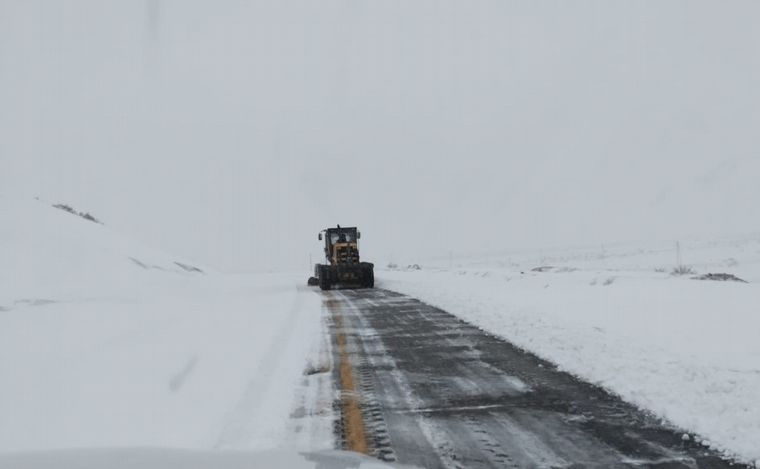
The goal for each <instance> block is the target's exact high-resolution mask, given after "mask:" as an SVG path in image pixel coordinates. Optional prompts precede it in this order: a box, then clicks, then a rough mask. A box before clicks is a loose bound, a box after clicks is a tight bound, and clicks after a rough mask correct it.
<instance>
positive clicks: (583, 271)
mask: <svg viewBox="0 0 760 469" xmlns="http://www.w3.org/2000/svg"><path fill="white" fill-rule="evenodd" d="M681 251H682V252H681V255H682V258H683V259H684V262H685V263H688V264H690V265H691V266H692V267H693V268H694V269H695V270H696V271H697V272H698V273H708V272H729V273H733V274H736V275H737V276H739V277H741V278H743V279H744V280H747V281H748V282H749V283H738V282H713V281H700V280H693V279H692V278H691V276H680V277H679V276H673V275H671V274H670V273H669V272H670V270H671V269H672V268H673V266H674V264H675V261H676V251H675V248H674V245H670V244H668V245H656V244H654V245H646V244H626V245H619V246H613V247H604V248H602V247H600V248H598V249H583V250H578V249H577V250H569V249H566V250H559V249H558V250H555V251H552V252H543V253H514V254H511V255H499V256H487V257H486V256H484V257H483V258H481V259H476V258H470V259H456V260H455V261H454V262H453V264H454V266H453V267H448V266H446V267H440V268H429V269H428V268H424V269H423V270H420V271H412V270H410V271H385V272H381V273H379V274H378V277H379V278H380V282H379V285H380V286H381V287H385V288H389V289H393V290H397V291H401V292H403V293H407V294H411V295H414V296H417V297H418V298H420V299H422V300H423V301H426V302H428V303H431V304H433V305H436V306H439V307H442V308H444V309H446V310H447V311H449V312H451V313H454V314H457V315H459V316H461V317H462V318H464V319H466V320H468V321H470V322H472V323H474V324H476V325H478V326H480V327H482V328H484V329H486V330H488V331H491V332H493V333H495V334H498V335H501V336H503V337H505V338H507V339H508V340H510V341H511V342H513V343H514V344H516V345H518V346H520V347H523V348H525V349H526V350H529V351H532V352H534V353H536V354H538V355H539V356H541V357H544V358H546V359H549V360H551V361H552V362H554V363H556V364H557V365H558V366H559V367H560V368H562V369H564V370H567V371H570V372H572V373H573V374H576V375H578V376H581V377H583V378H585V379H587V380H590V381H591V382H594V383H598V384H600V385H601V386H603V387H605V388H607V389H609V390H611V391H613V392H615V393H617V394H619V395H621V396H622V397H623V398H625V399H626V400H628V401H630V402H633V403H635V404H637V405H639V406H640V407H642V408H645V409H649V410H651V411H653V412H655V413H656V414H657V415H659V416H662V417H663V418H665V419H667V420H669V421H670V422H672V423H674V424H676V425H678V426H680V427H682V428H685V429H687V430H688V431H690V432H694V433H696V434H697V436H696V437H697V438H703V439H704V440H705V441H704V444H708V445H710V446H714V447H715V448H718V449H721V450H724V451H726V452H727V453H728V454H729V455H733V456H738V457H739V458H740V459H742V460H745V461H758V462H760V406H758V405H757V396H760V340H758V331H760V314H758V305H760V236H754V237H742V238H734V239H722V240H715V241H702V242H700V241H688V242H684V243H681ZM443 263H444V264H448V262H443ZM534 268H539V269H538V270H539V271H536V270H533V269H534Z"/></svg>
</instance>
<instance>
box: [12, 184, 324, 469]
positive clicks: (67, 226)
mask: <svg viewBox="0 0 760 469" xmlns="http://www.w3.org/2000/svg"><path fill="white" fill-rule="evenodd" d="M0 216H2V220H3V222H2V225H0V416H2V417H0V453H5V455H6V457H10V456H9V453H10V452H18V451H36V450H46V451H49V450H58V449H66V448H126V447H171V448H187V449H194V450H212V449H230V450H233V449H234V450H246V451H261V450H269V449H282V448H286V449H288V450H291V451H292V450H294V449H304V450H321V449H330V448H332V447H333V437H332V427H331V425H332V416H331V415H330V412H331V411H330V405H331V398H332V396H330V395H329V389H328V391H327V393H328V394H327V395H319V394H318V393H319V392H322V391H325V387H324V386H320V385H319V383H320V382H324V381H325V378H323V377H324V376H325V374H324V373H322V374H319V373H317V374H312V375H309V376H306V375H305V374H304V372H305V371H306V370H307V369H311V370H317V369H319V368H320V367H323V365H324V364H323V363H320V360H323V359H325V353H326V352H325V351H324V350H321V349H322V348H323V347H324V343H323V342H321V341H322V332H323V331H322V328H323V327H324V325H323V322H322V317H321V313H320V311H321V302H320V299H319V296H318V295H315V294H314V293H313V292H311V291H308V290H306V289H305V288H298V287H297V285H298V284H302V283H303V276H302V275H299V276H297V277H296V276H290V275H274V274H273V275H253V274H252V275H238V276H228V275H221V274H218V273H214V272H209V271H208V269H205V268H204V267H203V266H200V268H201V269H202V270H203V272H198V271H194V270H192V268H191V267H190V264H189V263H187V262H183V261H182V260H179V261H180V263H182V264H183V265H184V267H182V266H180V265H178V264H176V263H175V261H177V260H178V259H174V258H171V257H168V256H166V255H165V254H162V253H160V252H156V251H153V250H151V249H148V248H146V247H144V246H142V245H140V244H139V243H136V242H133V241H130V240H129V239H127V238H124V237H122V236H120V235H118V234H116V233H114V232H113V231H111V230H110V229H109V228H108V227H107V226H103V225H98V224H95V223H92V222H89V221H86V220H83V219H82V218H80V217H77V216H75V215H71V214H69V213H66V212H64V211H61V210H57V209H54V208H51V207H50V206H49V204H46V203H42V202H40V201H9V200H6V199H0ZM320 354H321V355H320ZM328 368H329V363H328ZM309 383H311V384H312V385H309V386H306V385H307V384H309ZM314 383H316V385H315V384H314ZM322 398H324V399H326V402H318V400H319V399H322ZM315 406H323V408H315ZM313 414H316V415H313ZM294 415H295V416H297V417H298V416H300V417H301V419H300V420H299V419H293V418H291V417H292V416H294ZM310 415H313V418H309V416H310ZM43 456H44V455H43ZM2 460H3V459H2V458H0V461H2ZM5 461H6V462H8V461H10V460H9V459H6V460H5ZM2 465H3V463H2V462H0V466H2ZM3 467H7V466H3Z"/></svg>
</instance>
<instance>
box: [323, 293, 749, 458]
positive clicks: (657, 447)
mask: <svg viewBox="0 0 760 469" xmlns="http://www.w3.org/2000/svg"><path fill="white" fill-rule="evenodd" d="M324 306H325V308H327V309H328V314H329V315H330V318H331V326H330V329H331V336H332V341H333V347H332V350H333V359H334V362H335V363H336V364H340V365H339V366H334V367H333V369H334V374H335V381H336V385H337V387H338V388H339V389H341V391H342V392H341V394H340V395H341V396H342V397H341V400H340V402H338V403H336V407H337V408H338V409H339V410H340V412H338V414H339V415H341V417H340V419H339V421H338V422H336V432H337V434H338V436H339V438H340V439H341V442H342V445H343V447H344V448H345V449H352V450H356V451H361V452H365V453H368V454H371V455H374V456H376V457H378V458H380V459H383V460H386V461H398V462H399V463H403V464H412V465H417V466H421V467H426V468H631V467H636V468H640V467H652V468H662V469H664V468H727V467H732V468H737V467H746V466H740V465H732V464H731V463H730V462H729V461H725V460H723V459H721V458H720V456H719V455H718V454H716V453H715V452H713V451H711V450H709V449H706V448H704V447H703V446H701V445H700V444H698V443H696V442H695V441H694V440H693V439H689V440H688V441H685V440H684V439H683V435H684V432H683V431H679V430H678V429H676V428H673V427H670V426H667V425H665V424H663V423H661V422H660V420H659V419H657V418H655V417H653V416H651V415H648V414H647V413H645V412H642V411H640V410H638V409H636V408H635V407H633V406H631V405H629V404H626V403H625V402H623V401H622V400H620V399H619V398H617V397H615V396H612V395H610V394H608V393H606V392H605V391H603V390H602V389H600V388H598V387H596V386H593V385H591V384H588V383H585V382H583V381H580V380H578V379H576V378H574V377H573V376H571V375H569V374H567V373H564V372H561V371H558V370H557V369H556V368H555V367H554V366H553V365H552V364H551V363H549V362H546V361H544V360H541V359H539V358H537V357H536V356H534V355H532V354H529V353H526V352H524V351H523V350H520V349H518V348H516V347H514V346H513V345H511V344H510V343H508V342H506V341H504V340H502V339H499V338H497V337H494V336H492V335H489V334H488V333H485V332H484V331H482V330H480V329H478V328H477V327H475V326H472V325H470V324H468V323H466V322H464V321H462V320H460V319H458V318H456V317H455V316H453V315H451V314H449V313H446V312H445V311H442V310H440V309H437V308H434V307H432V306H429V305H426V304H424V303H421V302H419V301H418V300H415V299H413V298H410V297H407V296H403V295H400V294H397V293H393V292H389V291H385V290H377V289H375V290H336V291H329V292H325V293H324Z"/></svg>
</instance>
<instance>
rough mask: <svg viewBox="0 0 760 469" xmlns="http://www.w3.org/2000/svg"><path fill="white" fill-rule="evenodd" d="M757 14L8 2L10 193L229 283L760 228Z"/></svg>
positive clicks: (0, 124)
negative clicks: (353, 265)
mask: <svg viewBox="0 0 760 469" xmlns="http://www.w3.org/2000/svg"><path fill="white" fill-rule="evenodd" d="M758 23H760V3H758V2H754V1H732V2H718V1H714V2H700V1H640V2H633V1H616V2H610V1H593V2H591V1H551V2H550V1H521V2H515V1H503V0H498V1H496V0H495V1H477V0H474V1H466V2H465V1H454V0H424V1H422V0H414V1H410V0H396V1H391V0H385V1H362V0H352V1H349V0H343V1H338V0H326V1H313V0H276V1H267V2H264V1H232V0H225V1H220V0H217V1H213V2H211V1H206V2H200V1H190V0H173V1H169V0H163V1H162V0H147V1H130V0H122V1H116V0H112V1H104V0H90V1H83V0H69V1H65V2H61V1H56V0H49V1H39V0H0V195H2V196H5V197H40V198H41V199H42V200H45V201H50V202H66V203H70V204H72V205H74V206H75V207H77V208H79V209H82V210H87V211H90V212H92V213H94V214H95V215H96V216H99V217H100V218H102V219H103V220H104V221H105V222H106V224H107V225H109V226H111V227H114V228H115V229H118V230H121V231H124V232H126V233H129V234H131V235H133V236H135V237H136V238H138V239H140V240H143V241H145V242H146V243H148V244H152V245H154V246H157V247H160V248H163V249H165V250H168V251H170V252H173V253H176V254H177V255H180V256H184V257H185V258H190V259H194V260H196V261H198V262H202V263H206V264H209V265H212V266H216V267H217V268H219V269H221V270H224V271H243V270H282V269H289V270H292V269H303V270H304V271H306V270H307V269H308V268H309V267H308V262H309V256H310V255H311V256H312V258H313V260H317V258H318V256H319V255H320V246H319V243H318V241H317V236H316V235H317V232H318V231H319V230H320V229H322V228H325V227H327V226H331V225H335V224H336V223H340V224H342V225H357V226H359V227H360V229H361V231H362V233H363V236H362V243H363V244H362V253H363V257H364V258H365V259H366V260H370V261H372V260H374V261H377V262H378V263H385V262H388V261H390V260H394V261H397V262H421V263H424V262H425V260H426V259H430V258H432V257H436V256H440V257H445V256H448V255H449V252H453V253H454V254H455V255H464V254H467V253H486V252H492V251H510V250H522V249H535V248H539V249H540V248H545V247H550V246H558V245H562V246H566V245H599V244H600V243H611V242H616V241H626V240H644V239H646V240H653V239H656V240H676V239H678V238H679V237H683V236H691V235H695V236H719V235H725V234H740V233H746V232H753V231H758V230H760V226H759V225H760V222H759V221H758V220H759V218H758V216H757V215H758V211H757V205H758V203H759V202H760V190H758V189H757V187H756V186H757V185H758V184H757V179H758V176H759V175H760V132H758V129H760V91H759V89H758V83H760V28H757V25H758Z"/></svg>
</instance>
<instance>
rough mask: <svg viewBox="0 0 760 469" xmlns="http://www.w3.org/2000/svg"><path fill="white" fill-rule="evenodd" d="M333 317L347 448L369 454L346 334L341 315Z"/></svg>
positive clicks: (335, 312)
mask: <svg viewBox="0 0 760 469" xmlns="http://www.w3.org/2000/svg"><path fill="white" fill-rule="evenodd" d="M333 317H334V320H335V326H336V329H337V331H338V332H337V337H336V341H337V343H338V354H339V356H340V368H339V375H340V388H341V400H342V402H341V406H342V408H343V431H344V432H345V437H346V446H347V448H346V449H348V450H349V451H356V452H358V453H363V454H367V453H368V452H369V449H368V445H367V435H366V433H365V431H364V419H363V418H362V411H361V409H360V407H359V392H358V391H357V389H356V384H355V383H354V372H353V369H352V368H351V360H350V359H349V357H348V352H347V351H346V334H345V333H344V332H343V322H342V320H341V317H340V315H339V313H338V312H337V311H335V310H333Z"/></svg>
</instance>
